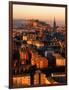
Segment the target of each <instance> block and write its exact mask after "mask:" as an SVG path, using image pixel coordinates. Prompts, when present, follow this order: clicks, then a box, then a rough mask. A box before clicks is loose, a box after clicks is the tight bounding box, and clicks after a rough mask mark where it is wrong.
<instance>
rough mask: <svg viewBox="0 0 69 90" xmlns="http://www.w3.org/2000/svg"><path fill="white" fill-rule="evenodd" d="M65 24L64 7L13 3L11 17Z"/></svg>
mask: <svg viewBox="0 0 69 90" xmlns="http://www.w3.org/2000/svg"><path fill="white" fill-rule="evenodd" d="M54 17H55V20H56V23H57V25H65V8H64V7H50V6H33V5H17V4H14V5H13V19H39V20H42V21H47V22H48V23H50V24H52V23H53V20H54Z"/></svg>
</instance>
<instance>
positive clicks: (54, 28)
mask: <svg viewBox="0 0 69 90" xmlns="http://www.w3.org/2000/svg"><path fill="white" fill-rule="evenodd" d="M55 30H56V20H55V16H54V22H53V31H55Z"/></svg>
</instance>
